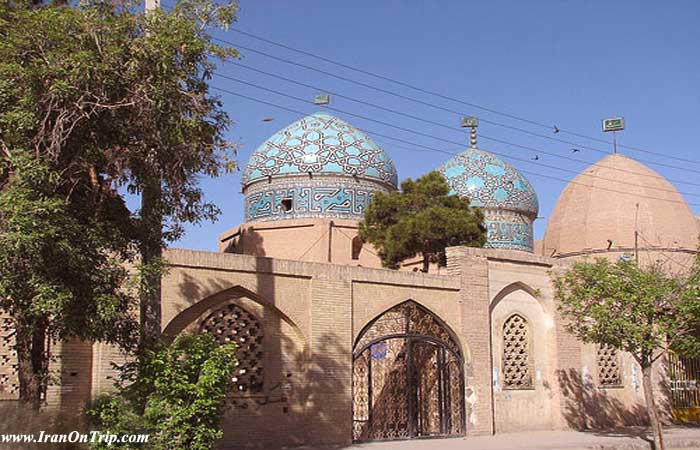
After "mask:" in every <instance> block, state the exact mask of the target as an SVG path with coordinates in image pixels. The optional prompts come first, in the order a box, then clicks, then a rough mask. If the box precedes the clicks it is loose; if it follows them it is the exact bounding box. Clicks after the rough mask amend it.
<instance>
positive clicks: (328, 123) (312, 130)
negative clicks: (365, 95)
mask: <svg viewBox="0 0 700 450" xmlns="http://www.w3.org/2000/svg"><path fill="white" fill-rule="evenodd" d="M397 182H398V177H397V174H396V169H395V168H394V163H393V162H392V161H391V159H389V157H388V156H387V154H386V153H385V152H384V150H382V149H381V148H379V147H378V146H377V144H375V143H374V141H372V139H370V138H369V136H367V135H366V134H365V133H363V132H362V131H360V130H358V129H357V128H354V127H353V126H351V125H350V124H348V123H346V122H344V121H342V120H340V119H338V118H337V117H333V116H331V115H328V114H325V113H323V112H319V113H316V114H313V115H311V116H307V117H304V118H303V119H301V120H298V121H297V122H294V123H293V124H291V125H289V126H288V127H286V128H284V129H282V130H280V131H278V132H277V133H275V134H274V135H272V137H270V138H269V139H268V140H266V141H265V142H264V143H263V144H262V145H261V146H260V147H258V148H257V149H256V150H255V151H254V152H253V155H252V156H251V157H250V161H249V162H248V166H247V167H246V169H245V172H244V174H243V193H244V194H245V202H246V208H245V215H246V221H277V220H286V219H302V218H323V219H327V218H339V219H350V220H362V219H363V217H364V211H365V209H366V208H367V205H369V203H370V202H371V200H372V198H373V196H374V193H375V192H391V191H394V190H396V184H397Z"/></svg>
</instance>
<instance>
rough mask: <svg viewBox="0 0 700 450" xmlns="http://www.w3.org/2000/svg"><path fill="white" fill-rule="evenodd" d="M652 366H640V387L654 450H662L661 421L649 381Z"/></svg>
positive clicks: (651, 382)
mask: <svg viewBox="0 0 700 450" xmlns="http://www.w3.org/2000/svg"><path fill="white" fill-rule="evenodd" d="M651 373H652V365H651V363H649V364H648V365H644V366H642V385H643V386H644V400H646V404H647V414H648V415H649V422H650V424H651V429H652V431H653V433H654V449H655V450H664V439H663V432H662V429H661V420H660V419H659V412H658V411H657V409H656V402H655V401H654V385H653V381H652V379H651Z"/></svg>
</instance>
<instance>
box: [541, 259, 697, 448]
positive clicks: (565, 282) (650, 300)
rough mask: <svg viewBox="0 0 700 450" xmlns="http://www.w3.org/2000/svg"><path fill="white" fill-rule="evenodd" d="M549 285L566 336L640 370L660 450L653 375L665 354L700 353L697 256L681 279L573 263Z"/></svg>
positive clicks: (627, 265)
mask: <svg viewBox="0 0 700 450" xmlns="http://www.w3.org/2000/svg"><path fill="white" fill-rule="evenodd" d="M553 281H554V287H555V293H556V297H557V299H558V300H559V302H560V303H559V306H558V308H559V311H560V312H561V314H562V316H563V317H564V318H565V319H567V330H568V331H569V332H571V333H572V334H574V335H575V336H576V337H578V338H579V339H581V340H582V341H583V342H588V343H596V344H599V345H603V344H605V345H609V346H612V347H614V348H616V349H619V350H622V351H625V352H628V353H629V354H631V355H632V357H633V358H634V359H635V361H636V362H637V363H638V364H639V366H640V367H641V369H642V378H643V386H644V398H645V402H646V408H647V413H648V415H649V420H650V423H651V426H652V430H653V433H654V445H655V448H656V449H657V450H663V448H664V447H663V436H662V428H661V420H660V417H659V411H658V408H657V405H656V402H655V400H654V385H653V382H652V369H653V365H654V363H655V362H656V361H657V360H659V359H660V358H662V357H663V356H664V355H665V354H666V352H667V351H668V350H669V349H675V350H679V351H681V352H684V353H686V354H689V355H690V354H695V353H698V352H700V340H698V334H697V331H698V330H700V255H699V256H696V259H695V263H694V264H693V267H692V269H691V270H690V271H689V273H687V274H684V275H675V276H671V275H668V274H666V273H665V271H664V270H663V267H662V266H660V265H651V266H649V267H640V266H638V265H637V264H635V263H634V262H632V261H624V260H621V261H618V262H616V263H611V262H610V261H608V260H606V259H597V260H596V261H595V262H594V263H576V264H574V265H573V267H571V268H570V269H569V270H567V271H566V272H565V273H564V274H560V275H555V276H553Z"/></svg>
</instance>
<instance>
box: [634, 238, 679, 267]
mask: <svg viewBox="0 0 700 450" xmlns="http://www.w3.org/2000/svg"><path fill="white" fill-rule="evenodd" d="M637 235H639V237H641V238H642V240H643V241H644V242H646V243H647V245H649V246H651V250H655V249H654V247H655V245H654V244H652V243H651V242H649V241H648V240H647V238H645V237H644V235H643V234H642V233H641V232H640V231H637ZM647 250H650V249H647ZM657 251H658V252H659V253H660V254H661V256H663V257H664V258H666V259H667V260H669V261H671V262H672V263H674V264H678V265H679V266H681V267H684V268H686V269H688V270H690V267H689V266H688V265H687V264H684V263H682V262H680V261H676V260H675V259H674V258H671V257H670V256H668V255H667V254H666V252H664V251H663V250H658V249H657Z"/></svg>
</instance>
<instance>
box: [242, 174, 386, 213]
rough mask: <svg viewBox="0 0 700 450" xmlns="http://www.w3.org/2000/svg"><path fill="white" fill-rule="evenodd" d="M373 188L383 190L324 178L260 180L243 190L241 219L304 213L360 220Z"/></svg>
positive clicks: (363, 184) (377, 186)
mask: <svg viewBox="0 0 700 450" xmlns="http://www.w3.org/2000/svg"><path fill="white" fill-rule="evenodd" d="M377 190H381V191H385V189H383V188H382V187H380V186H379V185H373V184H372V183H356V182H350V183H347V184H346V183H338V181H337V180H328V179H326V180H314V181H311V180H307V182H306V183H304V184H302V183H271V184H269V185H267V184H261V185H257V186H254V189H251V190H250V191H248V192H246V207H245V219H246V221H247V222H248V221H270V220H280V219H299V218H308V217H337V218H344V219H355V220H362V218H363V217H364V213H365V209H366V208H367V206H368V205H369V203H370V201H371V200H372V196H373V195H374V192H376V191H377ZM285 200H286V202H285ZM290 200H291V201H290Z"/></svg>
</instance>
